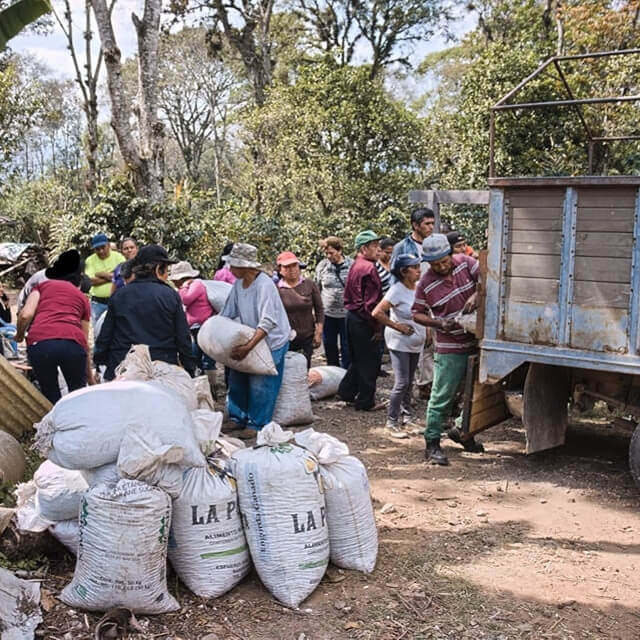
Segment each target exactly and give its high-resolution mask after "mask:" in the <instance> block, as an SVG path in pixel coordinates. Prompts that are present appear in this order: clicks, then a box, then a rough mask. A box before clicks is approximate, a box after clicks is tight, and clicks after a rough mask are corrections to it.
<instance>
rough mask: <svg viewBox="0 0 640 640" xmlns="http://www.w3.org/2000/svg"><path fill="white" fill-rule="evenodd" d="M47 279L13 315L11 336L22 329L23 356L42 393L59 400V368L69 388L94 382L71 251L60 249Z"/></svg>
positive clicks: (77, 264) (76, 257)
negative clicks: (14, 326)
mask: <svg viewBox="0 0 640 640" xmlns="http://www.w3.org/2000/svg"><path fill="white" fill-rule="evenodd" d="M45 275H46V277H47V278H48V280H45V281H44V282H41V283H40V284H38V285H37V286H36V287H34V289H33V291H32V292H31V293H30V294H29V296H28V298H27V301H26V302H25V304H24V307H23V308H22V310H21V311H20V315H19V316H18V331H17V334H16V340H18V341H19V342H20V341H22V340H23V339H24V335H25V331H26V330H27V328H28V334H27V355H28V356H29V362H30V363H31V366H32V367H33V373H34V375H35V377H36V380H37V381H38V383H39V384H40V389H41V390H42V393H43V394H44V395H45V396H46V397H47V398H48V399H49V400H50V401H51V402H52V403H54V404H55V403H56V402H57V401H58V400H59V399H60V395H61V394H60V387H59V385H58V367H60V370H61V371H62V375H63V376H64V379H65V381H66V383H67V387H68V389H69V391H74V390H75V389H80V388H82V387H84V386H85V385H86V384H87V382H88V383H89V384H94V379H93V370H92V367H91V359H90V355H89V344H88V343H89V320H90V318H91V307H90V305H89V300H88V298H87V296H85V295H84V294H82V293H81V292H80V289H79V286H80V281H81V280H82V264H81V260H80V254H79V253H78V252H77V251H76V250H75V249H71V250H70V251H65V252H64V253H62V254H61V255H60V257H59V258H58V259H57V260H56V262H55V263H54V264H53V266H52V267H49V268H48V269H47V270H46V271H45Z"/></svg>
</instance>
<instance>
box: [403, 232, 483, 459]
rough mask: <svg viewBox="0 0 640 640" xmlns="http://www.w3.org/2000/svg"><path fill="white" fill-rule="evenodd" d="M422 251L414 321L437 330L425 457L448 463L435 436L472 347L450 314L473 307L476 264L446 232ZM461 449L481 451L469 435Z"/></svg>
mask: <svg viewBox="0 0 640 640" xmlns="http://www.w3.org/2000/svg"><path fill="white" fill-rule="evenodd" d="M422 249H423V253H422V259H423V260H424V261H427V262H428V263H429V267H430V268H429V269H428V271H426V272H425V273H424V275H423V276H422V278H421V279H420V282H419V283H418V286H417V288H416V297H415V302H414V304H413V307H412V309H411V311H412V314H413V319H414V320H415V321H416V322H417V323H418V324H421V325H424V326H425V327H434V328H435V333H436V338H435V355H434V375H433V385H432V388H431V397H430V398H429V406H428V407H427V419H426V427H425V431H424V437H425V440H426V441H427V450H426V454H425V455H426V458H427V460H428V461H429V462H431V463H433V464H440V465H447V464H449V461H448V459H447V457H446V456H445V454H444V453H443V451H442V449H441V448H440V436H441V434H442V431H443V429H444V426H445V424H446V420H447V418H448V417H449V414H450V411H451V405H452V404H453V401H454V399H455V396H456V393H457V391H458V387H459V386H460V383H461V382H462V380H463V379H464V376H465V373H466V370H467V359H468V357H469V354H470V353H472V352H473V351H475V349H476V340H475V337H474V336H473V335H471V334H468V333H465V332H464V330H463V329H462V327H460V325H458V324H457V323H456V321H455V317H456V316H457V315H458V314H459V313H460V312H461V311H462V312H463V313H470V312H471V311H473V310H474V309H475V307H476V285H477V282H478V262H477V260H474V259H473V258H470V257H469V256H465V255H462V254H458V255H451V245H450V244H449V241H448V240H447V236H445V235H442V234H439V233H438V234H433V235H431V236H429V237H428V238H426V239H425V240H424V242H423V244H422ZM464 447H465V449H466V450H467V451H482V450H483V449H482V445H480V444H478V443H476V442H475V441H474V440H473V438H472V439H470V440H467V441H465V443H464Z"/></svg>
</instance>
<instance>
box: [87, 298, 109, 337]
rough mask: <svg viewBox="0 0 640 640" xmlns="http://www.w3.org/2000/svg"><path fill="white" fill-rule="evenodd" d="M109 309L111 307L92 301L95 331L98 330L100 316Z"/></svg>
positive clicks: (92, 322)
mask: <svg viewBox="0 0 640 640" xmlns="http://www.w3.org/2000/svg"><path fill="white" fill-rule="evenodd" d="M108 308H109V305H106V304H103V303H102V302H96V301H95V300H92V301H91V326H92V327H93V329H94V331H95V328H96V322H98V319H99V318H100V316H101V315H102V314H103V313H104V312H105V311H106V310H107V309H108Z"/></svg>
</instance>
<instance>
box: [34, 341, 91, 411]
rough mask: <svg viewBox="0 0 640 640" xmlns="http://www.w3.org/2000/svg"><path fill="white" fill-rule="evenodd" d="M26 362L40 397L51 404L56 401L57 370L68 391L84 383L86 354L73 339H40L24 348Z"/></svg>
mask: <svg viewBox="0 0 640 640" xmlns="http://www.w3.org/2000/svg"><path fill="white" fill-rule="evenodd" d="M27 355H28V356H29V362H30V363H31V366H32V367H33V373H34V375H35V377H36V380H37V381H38V383H39V384H40V389H41V390H42V394H43V395H44V396H45V397H46V398H47V399H48V400H49V401H50V402H51V403H52V404H55V403H56V402H57V401H58V400H60V395H61V394H60V387H59V386H58V367H60V370H61V371H62V375H63V376H64V379H65V381H66V383H67V388H68V389H69V391H70V392H71V391H75V390H76V389H81V388H82V387H84V386H86V384H87V352H86V351H85V350H84V349H83V348H82V347H81V346H80V345H79V344H78V343H77V342H74V341H73V340H43V341H42V342H36V344H32V345H30V346H29V347H28V348H27Z"/></svg>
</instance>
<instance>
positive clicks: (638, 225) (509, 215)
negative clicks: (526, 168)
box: [410, 50, 640, 488]
mask: <svg viewBox="0 0 640 640" xmlns="http://www.w3.org/2000/svg"><path fill="white" fill-rule="evenodd" d="M626 53H638V51H636V50H633V51H631V52H598V53H595V54H583V55H581V56H555V57H553V58H550V59H549V60H547V61H546V62H545V63H544V64H543V65H541V66H540V67H539V69H537V70H536V71H535V72H534V73H533V74H532V75H531V76H529V77H528V78H527V79H525V80H524V81H523V82H522V83H520V84H519V85H518V86H517V87H516V88H515V89H514V90H513V91H511V92H509V93H508V94H507V95H506V96H504V97H503V98H502V99H501V100H500V101H499V102H498V103H496V105H494V107H493V108H492V110H491V120H490V128H491V130H490V147H491V148H490V171H489V176H490V177H489V179H488V187H489V189H488V193H487V192H486V191H485V192H481V191H469V192H461V191H452V192H444V191H442V192H413V193H414V200H416V199H417V200H422V201H427V202H430V203H432V205H433V204H434V203H435V208H436V211H437V210H438V206H437V205H438V201H442V202H459V203H475V204H484V203H487V204H488V207H489V216H488V252H483V253H481V256H480V260H481V274H482V277H481V284H480V287H479V310H478V321H477V326H476V335H477V336H478V338H479V354H478V355H477V356H473V357H472V358H470V359H469V367H468V372H467V378H466V382H465V386H464V390H463V418H462V430H461V431H462V439H463V440H464V439H465V438H469V437H471V436H473V435H474V434H475V433H478V432H479V431H482V430H483V429H486V428H488V427H490V426H492V425H494V424H497V423H499V422H501V421H502V420H504V419H505V418H506V417H507V416H508V415H509V412H508V408H507V405H506V404H505V389H509V388H518V387H521V388H522V396H521V399H522V405H521V409H520V412H521V414H522V415H521V417H522V421H523V424H524V427H525V432H526V453H535V452H537V451H542V450H545V449H550V448H552V447H556V446H559V445H561V444H563V443H564V440H565V433H566V429H567V425H568V417H569V408H570V405H571V406H573V407H575V408H577V409H579V410H586V409H589V408H591V407H592V406H593V404H594V403H595V402H596V401H603V402H605V403H606V404H607V405H608V406H609V407H612V408H615V409H618V410H619V413H620V414H621V415H622V416H624V418H620V419H618V423H620V424H624V425H626V426H628V428H629V429H630V431H631V432H632V435H631V440H630V445H629V466H630V471H631V474H632V476H633V479H634V481H635V482H636V484H637V485H638V487H639V488H640V427H638V426H637V423H638V421H640V176H595V175H583V176H560V177H558V176H552V177H496V176H495V175H494V174H495V165H494V162H493V157H494V156H493V140H494V127H495V115H496V113H497V112H499V111H501V110H503V109H510V108H513V109H517V108H519V109H522V108H549V107H552V106H558V105H559V106H568V107H570V108H575V109H577V111H578V115H580V117H581V119H582V115H581V113H580V111H579V108H580V106H581V105H582V104H598V103H599V102H616V101H618V100H619V101H626V100H627V99H628V98H629V96H626V97H625V96H618V97H611V98H591V99H589V98H587V99H582V100H575V99H574V98H573V95H572V94H571V91H570V89H569V87H568V86H567V91H568V93H569V97H568V99H567V100H562V101H559V102H556V103H555V105H554V104H553V103H547V102H545V103H526V104H514V103H512V102H510V99H511V98H512V97H513V96H514V95H515V94H516V93H517V91H518V90H519V89H520V88H522V87H523V86H524V85H525V84H526V83H527V82H529V81H530V80H531V79H532V78H534V77H535V76H536V75H538V74H539V73H540V72H541V71H543V70H544V69H546V68H547V67H549V66H550V65H553V66H554V67H555V68H557V69H558V71H559V73H560V74H561V75H562V72H561V70H560V63H561V62H562V61H563V60H566V59H571V60H574V59H576V58H582V57H584V58H586V57H602V56H609V55H614V56H615V55H625V54H626ZM565 85H566V83H565ZM635 99H638V96H635ZM582 122H583V124H584V125H585V128H586V130H587V133H588V136H589V146H588V165H589V170H591V165H592V158H593V145H594V144H595V143H606V142H608V141H609V140H619V139H623V138H624V137H625V136H611V137H610V138H607V137H599V138H595V137H593V136H592V135H591V132H590V131H589V128H588V126H587V125H586V123H585V122H584V119H582ZM629 137H630V138H637V136H635V137H634V136H629ZM415 194H422V196H425V197H415ZM487 196H488V197H487ZM410 197H411V196H410Z"/></svg>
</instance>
